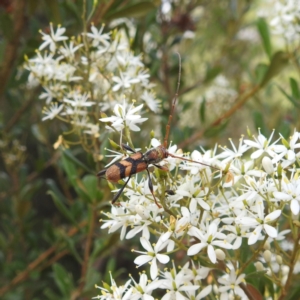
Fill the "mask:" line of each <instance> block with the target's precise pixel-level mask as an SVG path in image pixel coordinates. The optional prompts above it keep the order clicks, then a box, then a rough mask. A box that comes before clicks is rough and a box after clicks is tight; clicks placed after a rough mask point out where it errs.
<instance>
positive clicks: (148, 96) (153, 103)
mask: <svg viewBox="0 0 300 300" xmlns="http://www.w3.org/2000/svg"><path fill="white" fill-rule="evenodd" d="M141 100H143V101H145V103H146V104H147V106H148V107H149V108H150V109H151V110H152V111H153V112H155V113H157V112H158V108H159V107H158V106H159V101H158V100H156V99H155V95H154V93H152V92H149V91H147V90H144V92H143V94H142V96H141Z"/></svg>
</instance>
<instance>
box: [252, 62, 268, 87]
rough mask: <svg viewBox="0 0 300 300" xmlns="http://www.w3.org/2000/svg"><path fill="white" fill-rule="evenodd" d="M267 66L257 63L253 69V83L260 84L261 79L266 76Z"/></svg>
mask: <svg viewBox="0 0 300 300" xmlns="http://www.w3.org/2000/svg"><path fill="white" fill-rule="evenodd" d="M268 68H269V66H268V65H267V64H262V63H259V64H258V65H257V66H256V68H255V82H256V83H257V84H258V83H260V82H262V80H263V78H264V77H265V75H266V74H267V71H268Z"/></svg>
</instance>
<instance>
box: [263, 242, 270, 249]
mask: <svg viewBox="0 0 300 300" xmlns="http://www.w3.org/2000/svg"><path fill="white" fill-rule="evenodd" d="M264 249H265V250H270V249H271V245H270V243H269V242H268V241H266V242H265V243H264Z"/></svg>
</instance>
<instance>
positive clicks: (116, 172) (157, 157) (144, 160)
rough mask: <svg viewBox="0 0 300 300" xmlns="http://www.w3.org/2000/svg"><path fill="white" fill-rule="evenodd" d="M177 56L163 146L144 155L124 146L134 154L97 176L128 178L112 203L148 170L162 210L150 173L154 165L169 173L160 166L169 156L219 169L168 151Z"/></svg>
mask: <svg viewBox="0 0 300 300" xmlns="http://www.w3.org/2000/svg"><path fill="white" fill-rule="evenodd" d="M177 54H178V57H179V73H178V82H177V89H176V94H175V96H174V99H173V101H172V108H171V113H170V115H169V119H168V124H167V126H166V134H165V137H164V143H163V145H160V146H158V147H156V148H151V149H149V150H148V151H147V152H146V153H144V154H143V153H142V152H136V151H135V150H133V149H132V148H130V147H129V146H128V145H125V144H122V147H123V148H124V149H125V150H128V151H130V152H132V153H133V154H132V155H131V156H129V157H127V158H125V159H123V160H121V161H119V162H116V163H114V164H113V165H112V166H110V167H109V168H107V169H104V170H101V171H100V172H99V173H98V174H97V176H99V177H100V176H103V175H105V177H106V179H107V180H108V181H110V182H113V183H117V182H118V181H119V180H120V179H123V178H126V177H128V179H127V181H126V182H125V184H124V185H123V186H122V187H121V189H120V190H119V191H118V193H117V194H115V196H114V197H113V199H112V203H115V202H116V201H117V200H118V198H119V196H120V195H121V194H122V192H123V190H124V188H125V187H126V185H127V184H128V182H129V180H130V178H131V176H132V175H134V174H136V173H139V172H142V171H144V170H146V171H147V173H148V178H149V180H148V186H149V189H150V192H151V194H152V196H153V198H154V201H155V203H156V205H157V206H158V207H160V208H161V206H160V205H159V204H158V202H157V200H156V197H155V195H154V192H153V184H152V180H151V177H150V173H149V165H154V166H155V167H157V168H159V169H162V170H164V171H167V170H168V169H167V168H166V167H162V166H159V165H158V163H160V162H161V161H162V160H164V159H165V158H167V157H169V156H171V157H174V158H178V159H182V160H185V161H190V162H194V163H198V164H201V165H204V166H208V167H211V168H214V169H218V168H215V167H213V166H210V165H207V164H204V163H201V162H197V161H193V160H191V159H187V158H184V157H180V156H176V155H173V154H171V153H169V152H168V150H167V147H168V138H169V133H170V126H171V121H172V118H173V112H174V108H175V104H176V101H177V98H178V93H179V85H180V78H181V57H180V54H179V53H177ZM218 170H219V169H218Z"/></svg>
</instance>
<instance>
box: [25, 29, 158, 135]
mask: <svg viewBox="0 0 300 300" xmlns="http://www.w3.org/2000/svg"><path fill="white" fill-rule="evenodd" d="M65 33H66V29H65V28H63V27H60V26H58V27H57V29H56V30H55V29H54V28H53V25H52V24H50V32H49V33H44V32H41V34H42V39H43V43H42V44H41V45H40V47H39V49H38V50H37V52H36V56H35V57H34V58H30V59H28V58H27V59H26V63H25V68H26V69H27V70H29V72H30V74H29V79H28V84H29V86H35V85H38V84H40V85H41V86H42V87H43V89H44V91H43V93H42V94H41V96H40V99H42V100H44V101H45V107H44V109H43V113H44V117H43V119H42V120H43V121H45V120H51V119H54V118H58V119H60V120H62V121H63V122H66V123H68V124H69V125H70V126H71V129H70V128H69V132H71V133H77V134H79V135H80V136H81V135H84V136H85V138H84V139H81V140H86V139H88V138H90V139H92V138H98V137H99V135H100V132H99V126H98V125H95V124H99V122H98V119H99V115H100V111H101V112H105V111H108V110H109V109H112V108H113V107H115V105H116V104H118V103H120V104H122V103H123V101H124V98H126V99H141V100H143V101H144V102H145V104H146V105H147V106H148V107H149V108H150V109H151V110H152V111H153V112H157V111H158V109H159V101H158V100H157V99H156V98H155V94H154V92H153V90H152V88H153V84H152V83H150V81H149V77H150V75H149V73H148V70H147V69H146V68H145V65H144V64H143V62H142V60H141V56H135V55H134V54H133V53H132V52H131V51H130V50H129V49H130V47H129V40H128V38H127V37H126V35H125V34H124V33H122V32H121V31H120V32H117V31H114V32H110V33H107V32H105V30H104V26H102V27H101V28H100V29H97V28H96V27H95V26H94V25H92V26H91V31H90V32H84V33H82V34H81V35H80V36H78V37H76V38H75V37H72V38H69V37H68V36H67V35H65ZM116 113H117V114H118V113H119V112H118V110H117V112H116ZM133 126H134V125H133V123H132V127H131V129H133ZM134 128H136V127H134Z"/></svg>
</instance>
